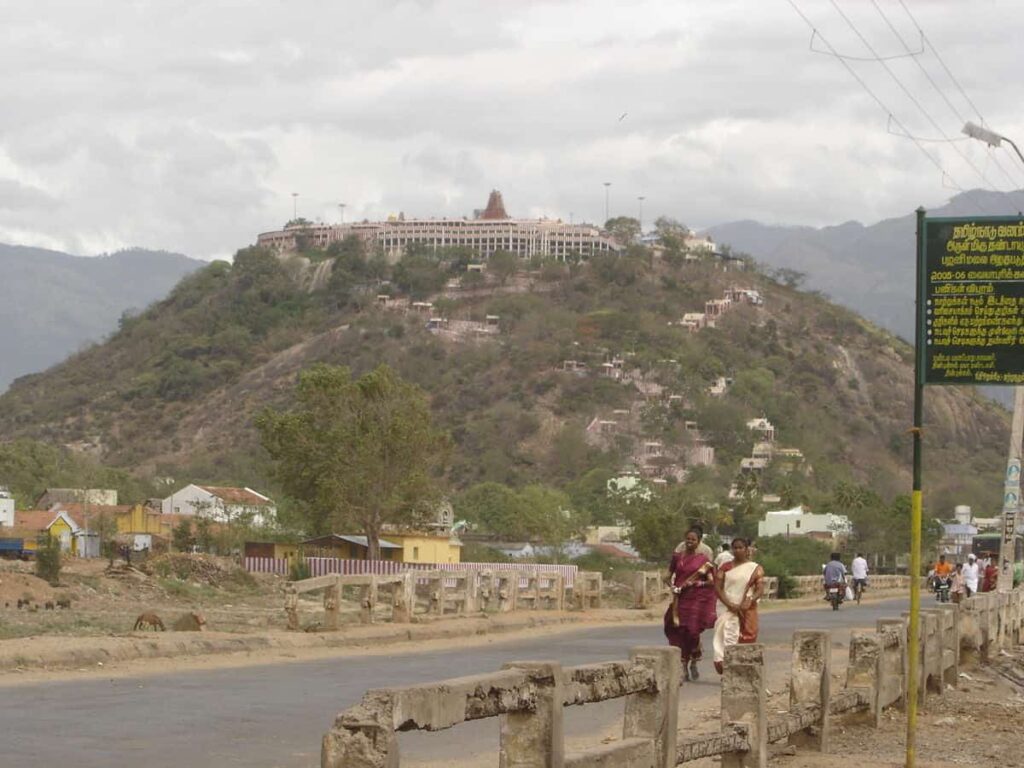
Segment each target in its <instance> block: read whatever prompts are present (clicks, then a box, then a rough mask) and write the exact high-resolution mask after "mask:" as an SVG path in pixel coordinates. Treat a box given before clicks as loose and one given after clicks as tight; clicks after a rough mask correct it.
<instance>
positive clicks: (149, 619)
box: [132, 613, 166, 632]
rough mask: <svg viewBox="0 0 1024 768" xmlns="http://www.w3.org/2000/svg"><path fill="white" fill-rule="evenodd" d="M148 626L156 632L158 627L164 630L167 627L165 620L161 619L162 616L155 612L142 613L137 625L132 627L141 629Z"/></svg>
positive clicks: (136, 622)
mask: <svg viewBox="0 0 1024 768" xmlns="http://www.w3.org/2000/svg"><path fill="white" fill-rule="evenodd" d="M147 627H148V628H149V629H152V630H153V631H154V632H155V631H156V630H158V629H159V630H160V631H161V632H163V631H165V629H166V627H164V623H163V621H161V620H160V617H159V616H157V615H156V614H155V613H140V614H139V618H137V619H136V620H135V626H134V627H132V629H134V630H140V629H146V628H147Z"/></svg>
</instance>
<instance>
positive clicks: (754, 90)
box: [0, 0, 1024, 258]
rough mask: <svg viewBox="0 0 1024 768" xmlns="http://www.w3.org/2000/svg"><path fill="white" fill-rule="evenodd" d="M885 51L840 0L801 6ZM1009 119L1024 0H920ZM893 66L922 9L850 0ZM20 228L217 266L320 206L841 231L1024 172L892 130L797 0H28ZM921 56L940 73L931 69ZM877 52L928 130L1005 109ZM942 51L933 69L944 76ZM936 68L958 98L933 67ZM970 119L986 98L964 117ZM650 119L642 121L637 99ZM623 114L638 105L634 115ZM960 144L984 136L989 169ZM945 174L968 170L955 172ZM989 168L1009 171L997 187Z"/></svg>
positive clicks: (1018, 182) (1, 179)
mask: <svg viewBox="0 0 1024 768" xmlns="http://www.w3.org/2000/svg"><path fill="white" fill-rule="evenodd" d="M795 2H796V3H797V6H798V7H799V8H800V9H801V10H802V11H803V12H804V13H805V14H806V15H807V16H808V17H809V18H810V20H811V21H812V23H813V24H814V25H816V26H817V27H818V28H819V29H820V31H821V32H822V34H823V37H824V40H823V39H822V37H818V38H817V39H816V40H815V41H814V46H815V48H818V49H822V50H824V49H825V48H826V43H825V42H824V41H825V40H827V41H828V43H830V44H831V45H833V46H834V47H835V48H836V49H837V50H839V51H840V52H842V53H844V54H847V55H851V56H859V57H868V56H870V55H871V54H870V53H869V51H868V49H867V47H866V46H865V44H864V42H862V41H861V40H859V39H858V37H857V35H856V34H855V32H854V31H853V30H852V29H851V28H850V27H849V26H847V25H846V23H845V22H844V20H843V19H842V17H841V16H840V15H839V14H838V13H837V11H836V8H835V7H834V6H833V5H832V2H831V0H795ZM904 2H905V3H906V5H907V7H909V8H910V10H911V12H912V13H913V14H914V15H915V17H916V18H917V21H918V22H920V24H921V26H922V27H923V29H924V31H925V33H926V34H927V35H928V38H929V40H930V41H931V43H932V44H933V45H934V47H935V48H936V49H937V50H938V52H939V54H940V55H941V56H942V59H943V60H944V61H945V62H946V64H947V65H948V66H949V68H950V69H951V70H952V72H953V74H954V75H955V76H956V78H957V79H958V81H959V82H960V84H961V85H962V86H963V88H964V90H965V91H966V94H967V96H968V97H969V98H970V100H971V101H973V102H974V105H975V106H976V107H977V109H978V110H979V111H980V112H981V114H982V115H983V116H984V118H985V119H986V120H987V121H988V123H989V124H990V125H992V126H993V127H994V128H997V129H998V130H999V131H1001V132H1003V133H1005V134H1008V135H1010V136H1011V137H1019V138H1020V139H1021V140H1022V141H1024V114H1022V112H1024V93H1022V90H1024V84H1022V78H1021V77H1020V63H1021V53H1020V47H1019V46H1020V43H1019V41H1020V40H1021V39H1022V37H1024V29H1022V27H1024V17H1022V15H1021V14H1020V13H1019V6H1018V4H1017V3H1014V2H1009V1H1008V0H1007V1H1005V2H997V1H995V0H972V2H970V3H965V2H957V1H950V2H928V1H926V0H904ZM836 3H837V5H838V7H839V8H840V9H842V10H843V11H844V12H845V13H846V14H848V16H849V18H850V20H851V21H852V22H853V24H854V26H855V27H856V29H857V30H859V31H860V32H861V33H862V34H863V35H864V36H865V38H866V39H867V42H868V44H870V45H871V46H872V47H874V49H875V51H876V53H877V54H878V55H879V56H882V57H890V56H894V55H896V54H900V53H905V49H904V48H903V45H902V44H901V42H900V40H899V39H898V38H897V37H896V35H895V34H894V33H893V32H892V31H891V30H890V29H889V28H888V26H887V24H886V20H885V18H888V19H889V21H890V22H891V23H892V24H893V25H894V26H895V28H896V30H897V32H899V34H900V35H901V36H902V37H903V39H904V40H905V41H906V42H907V44H908V45H909V46H910V47H911V48H913V49H917V48H918V47H919V46H920V41H919V38H918V33H917V31H916V29H915V27H914V25H913V23H912V22H911V20H910V19H909V18H908V15H907V14H906V13H905V12H904V10H903V8H902V7H901V5H900V2H899V0H877V5H878V7H879V8H881V10H882V11H883V12H884V14H885V18H883V16H882V15H881V14H880V13H879V12H878V10H877V9H876V7H875V5H874V4H873V3H872V2H871V0H836ZM3 5H4V11H3V17H4V23H3V26H2V28H0V41H2V43H3V44H2V45H0V67H2V71H3V73H4V76H3V78H2V79H0V99H2V104H3V108H2V109H0V242H7V243H13V244H25V245H38V246H44V247H51V248H56V249H59V250H66V251H70V252H73V253H80V254H95V253H101V252H104V251H110V250H116V249H118V248H122V247H127V246H141V247H149V248H162V249H167V250H174V251H180V252H183V253H186V254H189V255H193V256H198V257H203V258H211V257H215V256H227V255H230V254H231V253H233V252H234V251H235V250H236V249H237V248H239V247H241V246H244V245H246V244H248V243H251V242H253V241H254V239H255V235H256V233H257V232H259V231H263V230H268V229H274V228H277V227H279V226H281V225H282V224H283V223H284V222H285V220H286V219H288V218H290V216H291V212H292V203H293V200H292V195H291V193H292V192H298V193H299V197H298V201H297V203H298V210H299V213H300V215H304V216H306V217H307V218H311V219H324V220H331V221H333V220H336V219H337V217H338V215H339V211H338V207H337V204H338V203H339V202H344V203H346V204H347V208H346V211H345V216H346V219H349V220H351V219H353V218H359V219H362V218H364V217H368V218H371V219H373V218H377V217H383V216H386V215H387V214H389V213H397V212H399V211H404V212H405V213H406V215H407V216H409V215H417V216H429V215H437V216H461V215H468V214H469V213H470V212H471V211H472V209H473V208H479V207H482V206H483V204H484V202H485V201H486V198H487V193H488V191H489V190H490V189H491V188H492V187H493V188H498V189H500V190H501V191H502V192H503V194H504V197H505V202H506V205H507V207H508V209H509V211H510V213H511V214H512V215H514V216H538V215H547V216H553V217H555V216H557V217H562V218H564V219H568V218H569V217H570V215H572V216H574V217H575V220H576V221H580V220H588V221H599V220H601V219H603V217H604V187H603V186H602V182H605V181H610V182H612V186H611V211H612V214H613V215H615V214H631V215H636V213H637V211H638V201H637V197H638V196H640V195H644V196H645V197H646V201H645V203H644V218H645V220H647V221H651V220H653V218H654V217H655V216H658V215H662V214H665V215H670V216H675V217H677V218H679V219H681V220H682V221H684V222H685V223H687V224H689V225H691V226H695V227H704V226H709V225H712V224H717V223H721V222H724V221H729V220H733V219H741V218H752V219H758V220H761V221H765V222H770V223H794V224H812V225H821V224H829V223H839V222H841V221H845V220H849V219H859V220H862V221H865V222H873V221H876V220H878V219H881V218H885V217H889V216H898V215H902V214H904V213H907V212H909V211H910V210H912V209H913V208H915V207H916V206H917V205H919V204H925V205H937V204H941V203H942V202H944V201H945V200H946V199H947V198H949V197H950V196H952V195H953V194H955V193H956V187H957V186H959V187H962V188H965V189H967V188H973V187H979V186H988V187H990V188H991V187H995V188H999V189H1009V188H1011V181H1010V180H1009V179H1008V178H1007V176H1006V175H1005V174H1004V171H1005V173H1008V174H1009V175H1010V177H1011V178H1012V181H1013V185H1014V186H1015V187H1020V186H1024V166H1022V165H1021V164H1020V163H1019V162H1017V161H1016V160H1015V159H1014V158H1013V157H1012V156H1011V155H1010V154H1008V153H1007V152H1006V151H1004V150H998V151H997V152H996V153H995V158H997V159H998V161H999V163H1001V166H1002V167H1001V168H1000V167H999V166H997V165H996V164H995V161H994V159H993V157H992V156H991V155H990V154H989V152H988V151H986V149H985V148H984V147H983V146H982V145H980V144H977V143H976V142H969V141H961V142H955V143H945V142H927V143H922V144H921V147H923V148H924V149H925V150H926V151H927V152H928V153H930V155H931V156H932V158H934V160H935V162H934V163H933V162H932V161H931V160H929V159H928V158H927V157H926V156H925V155H924V154H923V153H922V150H921V149H920V148H919V147H918V146H916V145H915V144H914V143H913V142H912V141H911V140H909V139H907V138H901V137H899V136H896V135H893V134H892V133H891V132H890V127H891V130H892V131H898V130H899V129H898V128H896V127H895V126H888V125H887V122H888V121H887V117H886V113H885V112H883V110H882V109H881V108H880V107H879V106H878V104H877V103H875V102H874V101H873V100H872V98H871V97H870V96H869V95H867V94H866V93H865V92H864V90H863V89H862V88H861V87H860V86H859V85H858V84H857V82H856V80H855V79H854V78H853V76H852V75H851V74H850V73H849V72H847V71H846V70H845V69H844V67H843V66H842V64H841V63H840V62H839V61H837V60H836V59H835V58H834V57H831V56H828V55H825V54H817V53H813V52H811V51H810V50H809V43H810V41H811V30H810V28H809V27H808V26H807V24H806V23H805V22H804V21H803V20H802V19H801V18H800V16H798V15H797V13H796V11H795V10H794V8H793V7H792V6H791V5H790V4H789V2H788V1H787V0H745V1H743V2H739V1H731V0H713V1H712V0H631V2H622V0H586V2H583V0H579V1H576V0H566V1H565V2H531V1H530V0H514V1H513V2H490V1H485V0H436V1H431V0H420V1H419V2H412V1H410V2H393V1H391V0H365V1H363V0H338V2H334V3H324V2H308V1H307V0H292V1H291V2H271V1H269V0H264V1H263V2H258V3H257V2H242V1H241V0H235V1H234V2H227V1H219V0H203V2H195V1H194V0H191V1H185V0H181V1H179V2H172V1H171V0H137V1H136V2H116V1H113V0H104V2H99V1H98V0H76V2H74V3H71V2H67V0H64V1H63V2H48V1H47V0H36V2H33V3H18V4H15V3H14V2H13V0H5V1H4V2H3ZM918 62H919V63H920V64H921V67H918ZM850 64H851V66H852V67H853V68H854V69H855V71H856V72H857V73H858V74H859V75H860V76H861V77H863V78H864V80H865V81H866V82H867V83H868V85H869V86H870V87H871V88H872V89H873V90H874V91H875V92H876V94H877V95H878V96H879V97H880V98H881V100H882V101H883V102H884V103H885V105H886V107H887V108H888V109H890V110H892V111H893V113H894V114H895V116H896V118H897V119H898V120H899V121H900V122H901V123H902V124H903V125H905V127H906V128H907V129H908V130H909V131H910V132H912V133H914V134H916V135H918V136H920V137H922V138H925V139H939V138H942V134H945V136H947V137H950V138H953V137H959V129H960V125H961V122H962V118H968V119H973V120H975V121H977V120H978V115H977V113H976V112H975V110H974V109H972V107H971V106H970V104H969V103H968V102H967V101H966V100H965V98H964V96H963V95H961V93H960V92H959V91H958V90H957V89H956V88H955V87H954V86H953V84H952V83H951V81H950V80H949V78H948V76H947V75H946V73H945V72H944V71H943V69H942V66H941V64H940V63H939V61H938V60H937V59H936V58H935V56H934V55H933V53H932V52H931V50H929V49H927V46H926V50H925V53H924V54H923V55H921V56H919V57H918V58H917V61H915V60H914V59H913V58H909V57H905V58H902V59H898V58H897V59H892V60H889V61H887V64H888V66H889V68H890V69H891V70H892V72H893V73H894V74H895V75H897V77H898V78H899V79H900V81H901V82H903V83H904V84H905V86H906V87H907V89H908V91H909V93H910V94H911V95H912V96H913V98H915V99H916V100H917V101H918V102H919V103H920V105H921V106H922V107H923V108H924V111H925V112H927V114H928V115H930V116H931V119H933V120H934V121H935V123H936V124H937V125H938V130H937V129H936V127H935V126H933V125H932V123H931V122H930V120H929V119H928V118H926V117H925V116H924V115H923V114H922V113H921V112H920V111H919V110H918V108H917V107H916V106H915V105H914V103H913V101H912V100H911V98H910V97H908V95H907V94H906V93H904V92H903V91H902V90H901V89H900V87H899V86H898V85H897V84H896V83H895V82H894V81H893V80H892V78H891V77H890V75H889V74H888V73H887V72H886V70H885V69H884V68H883V65H882V64H879V63H878V62H863V61H851V62H850ZM922 68H923V71H922ZM925 72H927V73H928V75H930V76H931V77H932V79H933V80H934V81H935V82H936V84H937V85H938V86H940V89H941V91H942V93H943V94H944V95H945V98H948V99H949V100H950V101H951V102H952V108H951V107H950V106H949V105H947V104H946V103H945V101H944V99H943V96H940V95H939V93H937V92H936V91H935V90H934V89H933V88H932V86H931V84H929V82H928V80H927V79H926V76H925V74H924V73H925ZM954 109H955V110H956V111H958V112H959V113H960V115H959V116H958V115H957V114H955V113H954ZM622 115H625V117H622ZM620 118H621V119H620ZM958 151H959V153H962V154H963V155H964V156H965V157H966V158H967V160H969V161H970V163H973V165H974V168H972V167H971V164H970V163H968V161H967V160H965V159H964V158H963V157H961V156H960V154H958ZM937 166H940V167H941V168H942V169H943V171H940V170H939V167H937ZM982 176H984V177H985V178H986V179H987V180H988V182H990V183H986V182H985V181H984V180H983V179H982Z"/></svg>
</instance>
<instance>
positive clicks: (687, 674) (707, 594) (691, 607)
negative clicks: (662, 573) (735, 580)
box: [665, 528, 715, 681]
mask: <svg viewBox="0 0 1024 768" xmlns="http://www.w3.org/2000/svg"><path fill="white" fill-rule="evenodd" d="M699 547H700V534H699V533H698V532H697V531H696V530H694V529H693V528H691V529H690V530H689V531H687V532H686V538H684V539H683V551H682V552H673V553H672V562H671V563H670V564H669V581H670V584H671V586H672V602H671V603H670V604H669V607H668V610H667V611H666V612H665V637H666V638H668V643H669V645H672V646H675V647H676V648H678V649H679V657H680V659H681V661H682V663H683V679H684V680H685V681H690V680H697V679H698V678H699V677H700V670H699V669H698V668H697V662H699V661H700V660H701V657H702V655H703V652H702V649H701V644H700V635H701V632H703V631H704V630H705V629H708V628H709V627H710V626H711V625H712V624H713V622H714V610H715V591H714V583H713V579H714V566H713V565H712V563H711V561H710V560H709V559H708V558H707V556H706V555H705V554H704V553H703V552H700V551H699Z"/></svg>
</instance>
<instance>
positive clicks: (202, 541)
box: [196, 515, 214, 553]
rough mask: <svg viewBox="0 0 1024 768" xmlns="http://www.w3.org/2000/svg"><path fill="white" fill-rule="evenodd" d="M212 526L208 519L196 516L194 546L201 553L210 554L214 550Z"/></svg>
mask: <svg viewBox="0 0 1024 768" xmlns="http://www.w3.org/2000/svg"><path fill="white" fill-rule="evenodd" d="M213 544H214V536H213V525H212V523H211V522H210V518H208V517H203V516H202V515H197V516H196V546H198V547H199V549H200V550H201V551H203V552H207V553H212V552H213V550H214V546H213Z"/></svg>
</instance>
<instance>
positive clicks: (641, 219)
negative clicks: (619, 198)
mask: <svg viewBox="0 0 1024 768" xmlns="http://www.w3.org/2000/svg"><path fill="white" fill-rule="evenodd" d="M646 199H647V198H646V197H644V196H643V195H640V196H639V197H638V198H637V200H639V201H640V217H639V218H638V219H637V222H638V223H639V224H640V239H641V240H643V239H644V200H646Z"/></svg>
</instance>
